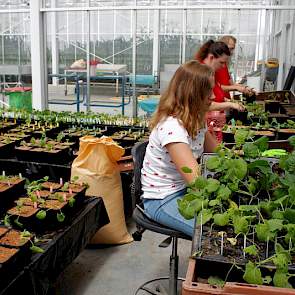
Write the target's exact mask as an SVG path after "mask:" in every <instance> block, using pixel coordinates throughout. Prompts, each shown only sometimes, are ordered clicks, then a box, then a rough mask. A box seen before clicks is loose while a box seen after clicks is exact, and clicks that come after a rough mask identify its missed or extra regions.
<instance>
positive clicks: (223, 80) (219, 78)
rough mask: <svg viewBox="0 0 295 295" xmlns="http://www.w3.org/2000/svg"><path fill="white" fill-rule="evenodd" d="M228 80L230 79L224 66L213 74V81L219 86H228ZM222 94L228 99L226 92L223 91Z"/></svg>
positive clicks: (228, 95)
mask: <svg viewBox="0 0 295 295" xmlns="http://www.w3.org/2000/svg"><path fill="white" fill-rule="evenodd" d="M230 79H231V77H230V74H229V71H228V68H227V66H226V65H225V66H224V67H222V68H221V69H219V70H217V71H216V72H215V81H216V83H219V84H220V85H226V86H227V85H230ZM223 93H224V96H225V97H227V98H230V94H229V92H228V91H224V90H223ZM214 94H215V92H214Z"/></svg>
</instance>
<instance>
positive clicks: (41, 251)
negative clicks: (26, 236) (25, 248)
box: [30, 245, 44, 253]
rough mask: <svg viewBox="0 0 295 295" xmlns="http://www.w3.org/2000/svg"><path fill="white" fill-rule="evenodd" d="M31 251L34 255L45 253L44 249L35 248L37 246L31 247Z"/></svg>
mask: <svg viewBox="0 0 295 295" xmlns="http://www.w3.org/2000/svg"><path fill="white" fill-rule="evenodd" d="M30 250H31V251H32V252H33V253H43V252H44V250H43V249H42V248H40V247H38V246H35V245H33V246H31V247H30Z"/></svg>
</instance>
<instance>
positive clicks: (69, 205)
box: [4, 177, 87, 232]
mask: <svg viewBox="0 0 295 295" xmlns="http://www.w3.org/2000/svg"><path fill="white" fill-rule="evenodd" d="M86 189H87V185H86V184H83V183H79V182H77V181H71V182H65V183H63V181H62V179H61V181H60V183H55V182H50V181H48V178H47V177H45V178H43V179H40V180H36V181H33V182H32V183H30V184H29V185H28V186H27V194H26V195H23V196H19V198H17V199H16V201H15V205H14V206H13V207H11V208H10V209H9V210H7V213H6V215H5V218H4V220H5V222H6V223H7V224H10V225H12V226H16V227H17V228H19V229H28V230H30V231H33V232H45V231H48V230H56V229H58V228H60V227H63V226H64V225H65V224H67V223H68V222H70V221H71V218H72V216H73V215H74V213H76V212H77V211H78V210H79V209H80V208H81V207H82V204H83V202H84V198H85V191H86Z"/></svg>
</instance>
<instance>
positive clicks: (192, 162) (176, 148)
mask: <svg viewBox="0 0 295 295" xmlns="http://www.w3.org/2000/svg"><path fill="white" fill-rule="evenodd" d="M165 147H166V149H167V151H168V153H169V155H170V157H171V160H172V161H173V163H174V164H175V166H176V168H177V170H178V171H179V173H180V174H181V176H182V177H183V179H184V180H185V181H186V182H187V183H191V182H193V181H194V180H195V178H196V177H197V176H199V175H200V170H199V165H198V163H197V161H196V159H195V158H194V156H193V153H192V150H191V148H190V147H189V145H188V144H186V143H182V142H173V143H169V144H167V145H166V146H165ZM182 167H188V168H190V169H191V170H192V172H191V173H184V172H183V171H182V169H181V168H182Z"/></svg>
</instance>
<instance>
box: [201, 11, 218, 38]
mask: <svg viewBox="0 0 295 295" xmlns="http://www.w3.org/2000/svg"><path fill="white" fill-rule="evenodd" d="M220 13H221V10H211V9H210V10H205V9H204V15H203V27H202V28H203V31H202V33H203V34H209V35H216V34H220V33H221V17H220Z"/></svg>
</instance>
